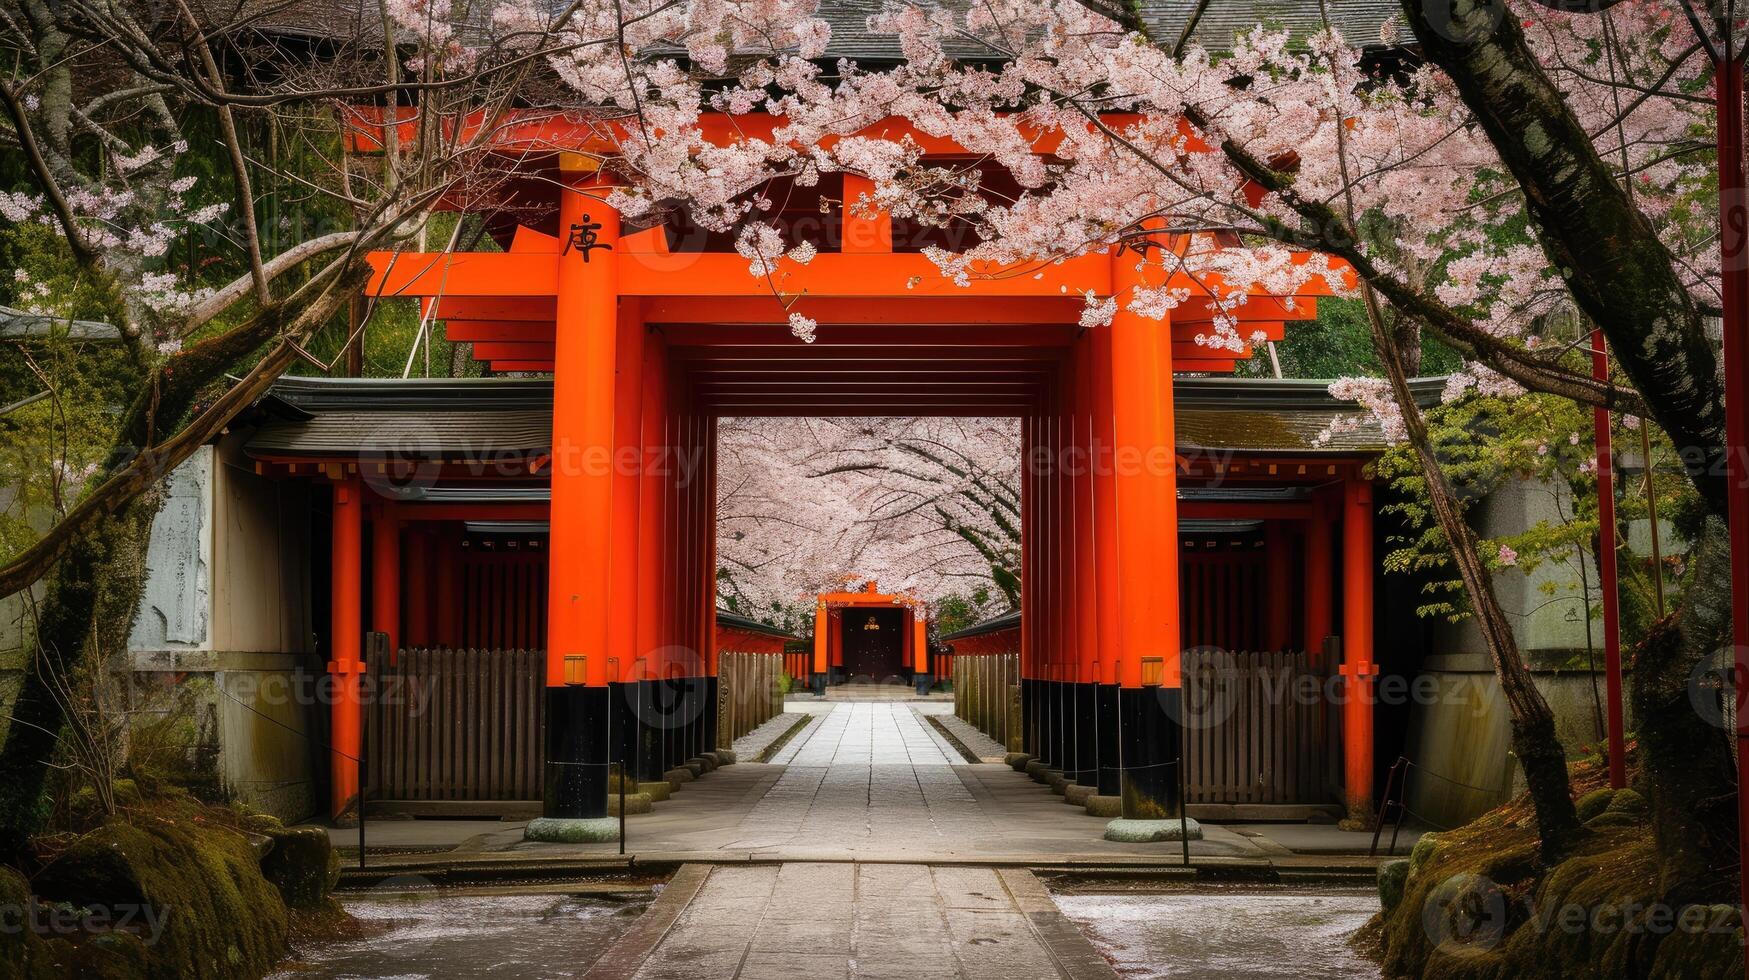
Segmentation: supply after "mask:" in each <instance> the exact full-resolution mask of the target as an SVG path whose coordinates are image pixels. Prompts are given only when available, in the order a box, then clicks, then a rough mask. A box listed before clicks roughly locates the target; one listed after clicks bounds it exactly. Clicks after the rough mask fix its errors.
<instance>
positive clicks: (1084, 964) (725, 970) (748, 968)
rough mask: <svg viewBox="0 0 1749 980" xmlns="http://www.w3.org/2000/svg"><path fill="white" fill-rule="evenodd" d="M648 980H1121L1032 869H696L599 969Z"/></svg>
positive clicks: (678, 880) (675, 883)
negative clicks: (853, 979) (878, 979)
mask: <svg viewBox="0 0 1749 980" xmlns="http://www.w3.org/2000/svg"><path fill="white" fill-rule="evenodd" d="M589 976H590V977H602V978H606V977H612V978H615V980H618V978H621V977H632V978H635V980H717V978H722V980H731V978H734V980H816V978H832V977H839V978H853V977H854V978H869V980H876V978H886V977H891V978H894V980H899V978H934V977H943V978H948V977H951V978H967V980H1034V978H1037V980H1047V978H1048V980H1055V978H1068V980H1113V978H1115V977H1116V974H1115V973H1113V972H1112V970H1111V967H1110V966H1108V965H1107V964H1106V962H1105V960H1104V959H1103V958H1102V957H1100V955H1099V954H1098V952H1097V951H1095V950H1094V948H1093V946H1092V945H1091V944H1090V943H1089V942H1088V941H1087V940H1086V938H1085V937H1083V936H1082V934H1081V932H1080V930H1079V929H1078V928H1077V927H1076V926H1075V925H1074V924H1073V923H1072V922H1070V921H1069V920H1067V919H1066V918H1064V917H1063V915H1062V914H1061V913H1060V912H1059V911H1058V910H1057V907H1056V905H1055V904H1054V903H1052V902H1051V900H1050V897H1049V896H1048V895H1047V894H1046V893H1045V890H1044V888H1043V886H1042V885H1040V884H1039V882H1038V880H1037V879H1035V878H1034V877H1033V876H1032V874H1031V873H1030V872H1028V871H1024V870H996V869H992V868H942V867H935V868H931V867H926V866H923V865H914V864H884V865H869V864H784V865H760V866H754V867H735V866H716V867H706V866H703V865H687V866H686V867H684V868H682V869H681V870H680V871H679V873H677V874H676V875H675V876H674V878H673V880H671V881H670V882H669V883H668V886H667V888H666V889H664V891H663V893H662V897H661V898H660V899H658V900H657V902H656V904H655V905H654V906H653V907H652V908H651V909H650V910H649V912H647V913H646V914H645V915H644V916H643V917H642V918H641V919H640V920H639V921H638V923H637V925H635V926H633V927H632V929H631V931H630V932H628V933H627V934H626V935H625V936H624V937H622V938H621V940H620V941H619V943H617V944H616V945H615V946H614V947H613V948H612V949H611V950H609V951H608V952H607V954H606V955H604V956H603V957H602V959H601V960H599V961H597V963H596V964H595V966H594V968H593V969H592V970H591V971H590V973H589Z"/></svg>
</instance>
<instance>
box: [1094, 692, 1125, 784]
mask: <svg viewBox="0 0 1749 980" xmlns="http://www.w3.org/2000/svg"><path fill="white" fill-rule="evenodd" d="M1117 692H1118V686H1117V685H1116V684H1096V685H1094V693H1093V697H1094V703H1095V705H1096V706H1097V713H1098V718H1097V720H1096V726H1097V731H1096V732H1095V738H1096V740H1097V741H1098V743H1099V774H1098V785H1099V795H1100V796H1118V795H1121V794H1122V793H1123V782H1122V780H1120V779H1119V778H1118V764H1119V762H1120V761H1121V760H1120V756H1119V752H1118V737H1117Z"/></svg>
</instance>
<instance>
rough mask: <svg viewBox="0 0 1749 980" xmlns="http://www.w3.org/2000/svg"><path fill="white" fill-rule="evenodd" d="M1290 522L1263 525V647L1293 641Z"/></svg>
mask: <svg viewBox="0 0 1749 980" xmlns="http://www.w3.org/2000/svg"><path fill="white" fill-rule="evenodd" d="M1288 540H1289V539H1288V533H1287V525H1286V524H1284V523H1283V522H1281V521H1279V520H1271V521H1265V522H1264V524H1263V563H1264V564H1263V575H1264V579H1263V597H1262V598H1263V603H1264V605H1263V613H1264V615H1263V648H1264V649H1265V650H1271V651H1274V650H1286V649H1287V648H1288V644H1289V643H1291V642H1292V641H1293V610H1294V601H1293V600H1294V593H1293V588H1294V574H1293V551H1292V548H1291V547H1290V546H1289V543H1288Z"/></svg>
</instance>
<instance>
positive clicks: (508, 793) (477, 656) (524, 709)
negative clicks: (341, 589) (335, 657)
mask: <svg viewBox="0 0 1749 980" xmlns="http://www.w3.org/2000/svg"><path fill="white" fill-rule="evenodd" d="M368 663H369V666H370V674H369V675H368V678H369V680H368V681H367V683H369V684H370V685H372V687H371V688H370V689H369V690H368V691H367V693H368V694H369V708H368V721H367V724H368V726H369V728H368V729H367V733H366V745H365V757H366V765H367V769H366V778H367V780H368V781H369V784H370V786H369V789H368V799H369V801H371V802H377V801H387V800H406V801H441V800H472V801H480V800H538V799H540V798H541V760H542V759H543V758H544V756H545V754H546V743H545V727H544V726H545V721H546V698H545V696H544V694H545V691H544V688H545V685H546V652H545V651H542V650H448V649H441V650H402V651H401V653H400V656H399V657H398V658H396V663H395V664H394V665H393V666H391V665H390V664H389V657H388V651H387V650H381V649H378V650H372V651H370V653H369V655H368Z"/></svg>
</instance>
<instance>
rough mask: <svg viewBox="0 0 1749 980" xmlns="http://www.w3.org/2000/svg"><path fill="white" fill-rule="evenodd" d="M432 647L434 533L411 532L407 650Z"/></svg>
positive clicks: (413, 528) (414, 529)
mask: <svg viewBox="0 0 1749 980" xmlns="http://www.w3.org/2000/svg"><path fill="white" fill-rule="evenodd" d="M430 645H431V532H430V531H429V530H427V529H426V528H424V527H421V526H419V525H417V524H415V525H413V526H411V527H409V528H408V529H407V647H408V649H411V650H422V649H424V648H425V647H428V646H430Z"/></svg>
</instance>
